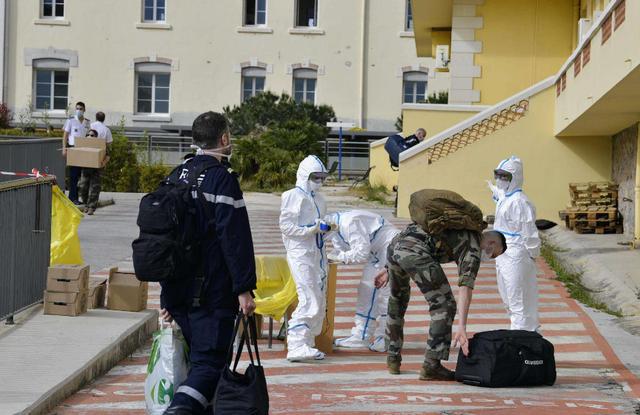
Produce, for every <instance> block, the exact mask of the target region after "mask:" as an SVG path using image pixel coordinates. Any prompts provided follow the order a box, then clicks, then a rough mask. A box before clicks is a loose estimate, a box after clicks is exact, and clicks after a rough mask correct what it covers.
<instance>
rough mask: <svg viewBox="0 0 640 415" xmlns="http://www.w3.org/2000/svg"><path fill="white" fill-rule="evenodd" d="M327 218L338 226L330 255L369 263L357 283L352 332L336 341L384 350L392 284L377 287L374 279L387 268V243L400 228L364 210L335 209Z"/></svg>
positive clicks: (356, 262) (332, 235) (342, 345)
mask: <svg viewBox="0 0 640 415" xmlns="http://www.w3.org/2000/svg"><path fill="white" fill-rule="evenodd" d="M325 220H326V221H327V222H328V223H330V224H331V225H335V228H336V230H335V232H332V233H331V234H330V238H331V242H332V243H333V247H334V251H333V252H331V253H330V254H329V258H330V259H331V260H336V261H339V262H343V263H345V264H359V263H365V264H366V265H365V267H364V270H363V272H362V278H361V279H360V284H359V286H358V302H357V303H356V314H355V322H354V323H355V324H354V326H353V328H352V329H351V336H350V337H347V338H343V339H337V340H336V342H335V344H336V346H339V347H350V348H351V347H369V349H370V350H372V351H378V352H384V351H386V350H385V341H384V335H385V329H386V326H387V324H386V321H387V305H388V303H389V292H390V288H389V285H387V286H386V287H384V288H381V289H377V288H375V286H374V279H375V277H376V275H377V274H378V273H379V272H381V271H383V270H384V267H385V265H386V263H387V247H388V246H389V243H390V242H391V240H392V239H393V238H394V237H395V236H396V235H397V234H398V233H399V232H400V231H399V230H398V229H397V228H396V227H395V226H393V225H392V224H391V223H389V222H387V221H385V219H384V218H383V217H382V216H380V215H377V214H374V213H371V212H367V211H364V210H352V211H347V212H339V213H334V214H332V215H329V216H327V217H326V218H325ZM332 227H333V226H332ZM372 336H373V339H371V338H372ZM370 340H372V341H370Z"/></svg>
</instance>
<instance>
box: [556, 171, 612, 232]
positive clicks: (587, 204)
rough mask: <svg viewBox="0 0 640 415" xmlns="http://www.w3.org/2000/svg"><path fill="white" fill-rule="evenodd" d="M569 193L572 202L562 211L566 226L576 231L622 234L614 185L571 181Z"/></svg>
mask: <svg viewBox="0 0 640 415" xmlns="http://www.w3.org/2000/svg"><path fill="white" fill-rule="evenodd" d="M569 194H570V195H571V205H570V206H568V207H567V210H566V211H565V212H563V213H564V216H565V222H566V225H567V228H569V229H572V230H574V231H576V232H577V233H597V234H604V233H622V224H621V223H620V214H619V213H618V185H617V184H614V183H610V182H591V183H570V184H569Z"/></svg>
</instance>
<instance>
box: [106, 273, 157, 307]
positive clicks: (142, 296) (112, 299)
mask: <svg viewBox="0 0 640 415" xmlns="http://www.w3.org/2000/svg"><path fill="white" fill-rule="evenodd" d="M147 292H148V284H147V283H146V282H142V281H139V280H138V279H137V278H136V275H135V274H133V273H125V272H119V271H114V270H112V272H111V273H110V275H109V284H108V286H107V308H108V309H109V310H121V311H140V310H144V309H145V308H147Z"/></svg>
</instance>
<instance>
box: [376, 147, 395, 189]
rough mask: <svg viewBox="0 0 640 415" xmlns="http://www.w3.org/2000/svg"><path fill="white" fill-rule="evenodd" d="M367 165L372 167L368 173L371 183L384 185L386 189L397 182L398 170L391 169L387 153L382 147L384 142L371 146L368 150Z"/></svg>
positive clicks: (391, 187)
mask: <svg viewBox="0 0 640 415" xmlns="http://www.w3.org/2000/svg"><path fill="white" fill-rule="evenodd" d="M369 167H373V169H372V170H371V173H369V181H370V182H371V184H373V185H379V184H382V185H384V186H385V187H386V188H387V189H388V190H392V189H393V186H395V185H396V184H398V172H397V171H393V170H391V164H389V154H388V153H387V152H386V151H385V149H384V144H381V145H377V146H374V147H371V151H370V152H369Z"/></svg>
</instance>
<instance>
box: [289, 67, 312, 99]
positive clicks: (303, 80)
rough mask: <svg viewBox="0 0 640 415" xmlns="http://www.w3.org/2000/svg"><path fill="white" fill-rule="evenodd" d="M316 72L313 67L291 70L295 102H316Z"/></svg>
mask: <svg viewBox="0 0 640 415" xmlns="http://www.w3.org/2000/svg"><path fill="white" fill-rule="evenodd" d="M317 80H318V72H317V71H316V70H314V69H296V70H294V71H293V98H294V99H295V100H296V102H297V103H302V102H308V103H310V104H315V102H316V84H317Z"/></svg>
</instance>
